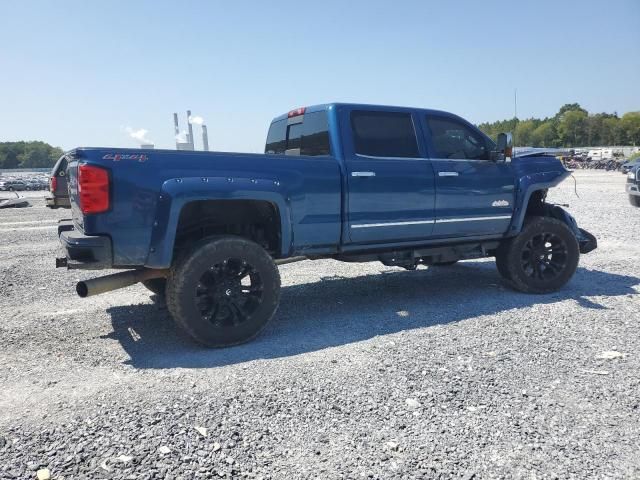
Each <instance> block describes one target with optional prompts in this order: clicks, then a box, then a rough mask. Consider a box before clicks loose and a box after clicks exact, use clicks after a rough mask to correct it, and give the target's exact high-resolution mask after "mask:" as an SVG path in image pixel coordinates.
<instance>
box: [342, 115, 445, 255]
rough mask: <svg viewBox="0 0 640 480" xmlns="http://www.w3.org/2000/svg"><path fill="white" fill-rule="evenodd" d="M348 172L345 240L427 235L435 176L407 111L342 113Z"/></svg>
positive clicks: (373, 240)
mask: <svg viewBox="0 0 640 480" xmlns="http://www.w3.org/2000/svg"><path fill="white" fill-rule="evenodd" d="M340 118H341V130H342V138H343V150H344V152H343V153H344V161H345V167H346V175H347V196H346V206H347V224H348V235H347V237H348V238H347V241H348V242H351V243H384V242H402V241H410V240H418V239H422V238H426V237H429V236H430V235H431V233H432V230H433V222H434V202H435V191H434V175H433V169H432V167H431V163H430V161H429V160H428V158H426V149H425V147H424V143H423V142H422V139H421V135H420V134H419V131H420V130H419V129H420V126H419V125H418V121H419V119H418V118H417V117H416V116H415V114H413V113H412V112H410V111H387V110H385V111H380V110H375V109H366V108H363V109H358V110H351V109H344V110H342V111H341V113H340Z"/></svg>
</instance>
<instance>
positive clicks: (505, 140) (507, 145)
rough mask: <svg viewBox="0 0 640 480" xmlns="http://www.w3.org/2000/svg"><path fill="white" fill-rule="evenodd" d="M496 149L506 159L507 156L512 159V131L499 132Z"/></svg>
mask: <svg viewBox="0 0 640 480" xmlns="http://www.w3.org/2000/svg"><path fill="white" fill-rule="evenodd" d="M496 150H497V152H498V155H500V156H502V158H504V159H505V160H506V159H507V158H508V159H511V156H512V154H513V135H511V133H499V134H498V144H497V146H496Z"/></svg>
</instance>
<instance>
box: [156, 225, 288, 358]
mask: <svg viewBox="0 0 640 480" xmlns="http://www.w3.org/2000/svg"><path fill="white" fill-rule="evenodd" d="M249 267H250V273H246V274H245V276H244V277H240V275H241V273H242V272H241V271H240V269H245V268H247V269H248V268H249ZM236 268H237V269H238V272H237V273H238V277H237V278H236V276H234V275H233V272H234V271H235V269H236ZM238 278H239V279H240V280H238ZM242 278H244V279H248V282H250V286H248V287H246V286H242V285H241V283H242V281H243V280H242ZM236 281H237V284H236ZM254 283H255V284H256V285H255V286H254ZM237 285H240V286H239V287H238V286H237ZM244 289H248V291H244ZM232 290H233V292H232V293H229V292H230V291H232ZM225 295H227V296H229V298H227V297H226V296H225ZM216 299H219V300H216ZM166 300H167V309H168V310H169V312H170V313H171V315H172V316H173V318H174V320H175V321H176V323H177V324H178V325H179V326H180V327H181V328H182V329H184V331H185V332H187V333H188V334H189V335H190V336H191V337H192V338H193V339H194V340H196V341H197V342H199V343H201V344H203V345H206V346H207V347H213V348H221V347H229V346H232V345H238V344H241V343H245V342H248V341H249V340H252V339H253V338H255V337H256V336H257V335H258V334H259V333H260V332H261V331H262V330H263V329H264V328H265V326H266V325H267V323H268V322H269V320H271V318H272V317H273V315H274V313H275V312H276V310H277V308H278V304H279V302H280V272H279V271H278V267H277V266H276V265H275V263H274V262H273V259H272V258H271V256H270V255H269V254H268V253H267V252H266V251H265V250H264V249H263V248H262V247H261V246H260V245H258V244H257V243H254V242H252V241H250V240H246V239H244V238H240V237H216V238H213V239H211V238H210V239H204V240H203V241H201V242H199V243H198V244H196V245H195V246H194V247H193V248H192V249H191V250H190V251H189V252H188V253H186V254H184V255H183V256H182V257H181V258H179V259H178V261H177V262H176V264H175V265H174V266H173V267H172V268H171V270H170V273H169V277H168V278H167V288H166ZM240 302H245V303H243V304H242V305H243V306H244V307H246V308H247V311H244V310H243V309H242V308H240V307H239V306H238V304H239V303H240ZM249 304H250V305H249ZM209 305H210V306H211V307H210V308H209ZM247 305H249V306H247ZM250 309H252V310H250ZM249 310H250V311H249ZM225 314H226V315H225ZM243 314H244V315H243ZM221 315H222V317H223V318H222V319H220V317H221Z"/></svg>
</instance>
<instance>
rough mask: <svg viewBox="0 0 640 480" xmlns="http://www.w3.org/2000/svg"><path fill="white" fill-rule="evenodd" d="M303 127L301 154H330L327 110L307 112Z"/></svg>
mask: <svg viewBox="0 0 640 480" xmlns="http://www.w3.org/2000/svg"><path fill="white" fill-rule="evenodd" d="M302 125H303V129H302V143H301V150H300V154H301V155H310V156H318V155H329V154H330V153H331V149H330V148H329V124H328V123H327V114H326V112H314V113H307V114H306V115H305V116H304V123H303V124H302Z"/></svg>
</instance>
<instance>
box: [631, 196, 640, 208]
mask: <svg viewBox="0 0 640 480" xmlns="http://www.w3.org/2000/svg"><path fill="white" fill-rule="evenodd" d="M629 203H630V204H631V205H633V206H634V207H640V195H629Z"/></svg>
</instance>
